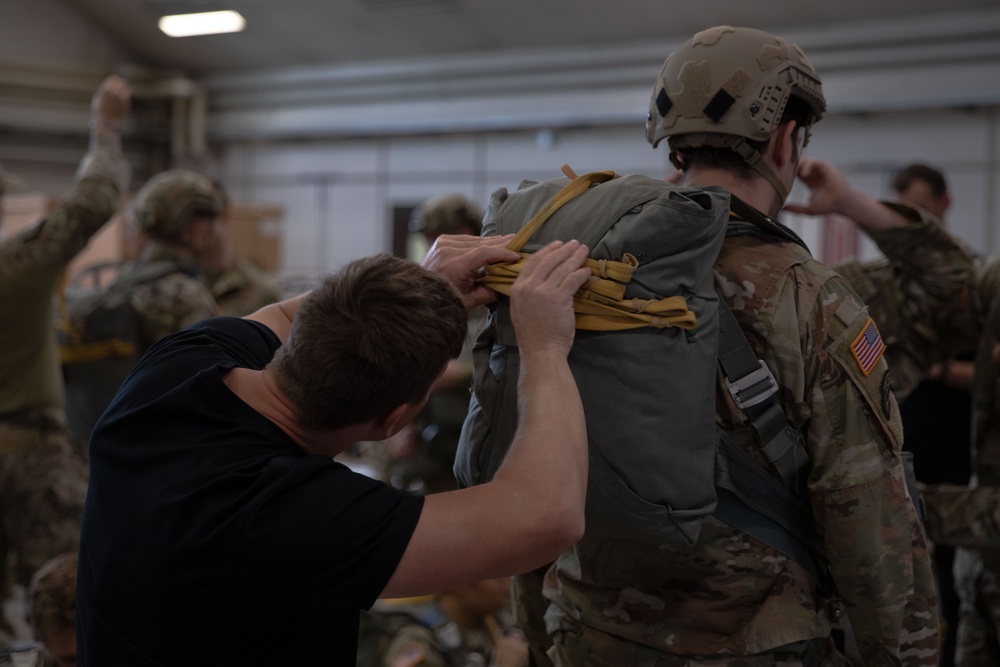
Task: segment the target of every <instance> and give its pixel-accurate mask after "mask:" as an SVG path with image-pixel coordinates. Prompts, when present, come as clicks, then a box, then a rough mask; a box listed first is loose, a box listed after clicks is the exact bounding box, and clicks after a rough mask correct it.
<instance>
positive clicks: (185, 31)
mask: <svg viewBox="0 0 1000 667" xmlns="http://www.w3.org/2000/svg"><path fill="white" fill-rule="evenodd" d="M158 25H159V26H160V30H162V31H163V32H165V33H166V34H168V35H170V36H171V37H191V36H193V35H217V34H219V33H223V32H239V31H241V30H243V28H245V27H246V25H247V22H246V20H245V19H244V18H243V17H242V16H241V15H240V14H239V13H238V12H234V11H232V10H226V11H220V12H200V13H198V14H174V15H172V16H164V17H162V18H161V19H160V21H159V24H158Z"/></svg>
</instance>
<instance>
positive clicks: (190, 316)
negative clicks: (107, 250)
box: [118, 169, 225, 347]
mask: <svg viewBox="0 0 1000 667" xmlns="http://www.w3.org/2000/svg"><path fill="white" fill-rule="evenodd" d="M222 210H223V202H222V198H221V197H220V196H219V192H218V190H217V189H216V187H215V186H214V185H213V184H212V182H211V181H210V180H208V179H207V178H205V177H204V176H202V175H200V174H197V173H195V172H192V171H184V170H180V169H177V170H171V171H165V172H163V173H160V174H157V175H156V176H154V177H153V178H151V179H149V181H148V182H147V183H146V184H145V185H144V186H143V187H142V189H140V190H139V192H138V193H137V194H136V199H135V217H136V222H137V223H138V225H139V227H140V228H141V229H142V230H143V231H144V232H145V233H146V234H147V235H148V236H149V242H147V243H146V245H145V247H144V248H143V249H142V252H141V253H140V254H139V257H138V258H137V259H136V261H135V262H134V264H133V265H131V266H130V267H126V268H125V269H123V270H122V273H121V275H120V276H119V277H118V280H129V279H130V278H129V276H130V274H131V272H132V271H141V270H143V268H144V267H145V266H147V265H149V264H152V263H155V262H160V263H165V264H166V263H170V264H173V265H175V266H176V267H177V270H175V271H173V272H171V273H169V274H167V275H165V276H163V277H160V278H157V279H155V280H150V281H148V282H145V283H143V284H140V285H137V286H136V287H135V288H134V289H133V290H132V297H131V302H132V307H133V308H134V309H135V312H136V314H137V315H138V317H139V324H140V329H141V331H142V335H143V338H144V341H143V342H144V344H145V346H146V347H148V346H150V345H152V344H153V343H155V342H156V341H158V340H159V339H161V338H163V337H164V336H166V335H167V334H170V333H173V332H175V331H180V330H181V329H183V328H185V327H187V326H189V325H191V324H194V323H195V322H197V321H199V320H203V319H205V318H207V317H212V316H213V315H216V314H217V312H218V305H217V304H216V303H215V298H214V297H213V296H212V291H211V289H210V288H209V286H208V280H207V272H208V270H209V268H210V267H211V266H212V262H214V261H216V260H217V258H218V257H219V256H220V253H221V251H222V248H223V244H224V243H225V241H224V240H223V238H224V236H223V235H224V232H225V230H224V228H223V226H222V225H223V223H222V222H221V221H220V219H219V218H220V215H221V214H222Z"/></svg>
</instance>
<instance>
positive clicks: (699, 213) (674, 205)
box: [455, 175, 729, 543]
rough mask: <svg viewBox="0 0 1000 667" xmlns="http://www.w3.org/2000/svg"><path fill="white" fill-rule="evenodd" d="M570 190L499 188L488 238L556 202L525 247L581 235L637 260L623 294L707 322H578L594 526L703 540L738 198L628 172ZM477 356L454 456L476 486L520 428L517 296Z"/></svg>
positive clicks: (573, 360) (604, 250)
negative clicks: (608, 326)
mask: <svg viewBox="0 0 1000 667" xmlns="http://www.w3.org/2000/svg"><path fill="white" fill-rule="evenodd" d="M581 178H584V177H581ZM570 185H571V180H570V179H566V178H561V179H554V180H550V181H545V182H542V183H535V184H527V185H524V184H523V185H522V187H521V188H519V189H518V190H517V192H514V193H508V192H507V191H506V190H505V189H501V190H498V191H497V192H495V193H494V194H493V196H492V198H491V201H490V205H489V208H488V210H487V213H486V217H485V220H484V227H483V234H484V235H488V236H490V235H503V234H508V233H516V232H519V231H520V230H521V229H522V228H523V227H525V225H526V223H528V221H529V220H531V219H532V218H533V217H534V216H535V214H536V213H537V212H539V211H540V210H543V209H545V208H546V207H547V206H549V207H550V208H554V212H553V213H552V215H551V217H549V218H547V220H545V221H544V224H542V225H541V226H540V227H539V228H538V230H537V232H535V233H534V235H533V236H532V237H531V238H530V240H529V241H528V243H527V244H526V245H525V246H524V251H525V252H531V251H534V250H537V249H538V248H541V247H542V246H543V245H545V244H546V243H548V242H550V241H552V240H556V239H562V240H568V239H578V240H580V242H582V243H584V244H586V245H587V247H589V248H590V251H591V252H590V257H591V258H592V259H595V260H598V261H601V260H604V261H612V262H621V261H623V259H624V260H625V261H626V262H630V261H632V260H631V259H629V258H634V263H635V264H636V265H637V266H636V268H635V271H634V273H633V275H632V276H631V280H630V281H629V282H628V284H626V285H625V286H624V299H625V300H630V299H640V300H658V299H663V298H666V297H682V298H683V299H684V300H685V301H686V303H687V307H688V309H689V310H690V311H691V312H692V313H693V314H694V316H695V318H696V319H697V326H696V327H695V328H693V329H682V328H680V327H676V326H664V327H656V326H643V327H640V328H631V329H624V330H617V331H615V330H611V331H577V335H576V339H575V343H574V345H573V349H572V351H571V352H570V357H569V361H570V367H571V368H572V370H573V374H574V376H575V378H576V381H577V385H578V387H579V389H580V394H581V397H582V399H583V406H584V411H585V414H586V418H587V432H588V436H589V441H590V478H589V482H588V493H587V527H588V528H587V529H588V532H597V533H601V534H608V535H611V536H619V537H632V538H635V537H636V536H637V535H643V534H646V535H650V533H652V537H653V538H655V539H657V540H659V541H667V542H677V541H681V542H686V543H690V542H694V541H695V540H696V539H697V535H698V528H699V525H700V520H701V518H702V517H704V516H705V515H706V514H708V513H711V512H712V511H713V510H714V509H715V506H716V492H715V486H714V483H713V479H714V471H715V457H714V452H715V449H716V440H717V436H716V428H715V384H716V371H715V369H716V367H717V360H718V343H719V324H718V303H719V302H718V298H717V297H716V294H715V290H714V274H713V265H714V262H715V258H716V256H717V255H718V253H719V250H720V249H721V247H722V241H723V239H724V237H725V232H726V224H727V221H728V219H729V194H728V193H727V192H726V191H724V190H722V189H721V188H697V187H687V186H677V185H671V184H668V183H666V182H664V181H661V180H655V179H652V178H648V177H646V176H641V175H629V176H622V177H617V176H616V177H614V178H610V179H609V180H605V181H604V182H600V183H598V184H594V185H591V186H590V187H585V188H584V189H583V191H582V192H581V193H580V194H578V195H577V196H575V197H573V198H570V199H568V200H567V201H565V203H562V202H560V205H559V206H557V207H552V206H550V204H551V202H553V201H555V198H556V197H557V195H560V193H561V192H563V191H564V189H565V188H567V187H569V186H570ZM473 356H474V360H475V371H474V379H473V394H472V398H471V402H470V409H469V414H468V416H467V418H466V421H465V424H464V426H463V429H462V435H461V438H460V441H459V449H458V457H457V459H456V464H455V473H456V476H457V478H458V480H459V483H460V484H462V485H465V486H471V485H474V484H479V483H483V482H485V481H488V480H489V479H491V478H492V476H493V474H494V473H495V472H496V470H497V469H498V468H499V466H500V463H501V462H502V461H503V458H504V456H505V455H506V453H507V450H508V448H509V447H510V443H511V441H512V439H513V436H514V430H515V428H516V426H517V400H516V390H517V377H518V368H519V356H518V348H517V339H516V337H515V335H514V329H513V326H512V325H511V321H510V314H509V307H508V302H507V301H506V300H505V299H501V300H500V301H499V303H498V304H497V306H496V309H495V310H494V312H493V313H492V314H491V317H490V320H489V323H488V325H487V327H486V328H485V329H484V331H483V333H482V334H481V336H480V338H479V340H478V341H477V343H476V346H475V349H474V352H473ZM555 481H557V480H555Z"/></svg>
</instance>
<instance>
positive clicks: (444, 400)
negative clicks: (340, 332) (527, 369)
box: [383, 194, 487, 493]
mask: <svg viewBox="0 0 1000 667" xmlns="http://www.w3.org/2000/svg"><path fill="white" fill-rule="evenodd" d="M482 219H483V213H482V211H481V210H480V209H479V207H478V206H476V204H475V203H474V202H472V201H471V200H470V199H468V198H467V197H465V196H463V195H459V194H444V195H438V196H436V197H431V198H429V199H428V200H426V201H425V202H424V203H423V204H421V205H420V206H419V207H417V208H416V209H415V210H414V212H413V217H412V219H411V221H410V228H411V230H413V231H414V232H419V233H421V234H422V235H423V236H424V238H425V239H426V241H427V244H428V247H430V246H432V245H434V242H435V241H436V240H437V238H438V237H439V236H441V235H442V234H452V235H454V234H465V235H470V236H479V235H480V234H481V233H482ZM486 316H487V311H486V308H484V307H479V308H475V309H473V310H471V311H469V335H468V338H467V340H466V343H465V345H464V346H463V348H462V353H461V354H460V355H459V356H458V358H457V359H453V360H452V361H450V362H449V363H448V367H447V368H446V369H445V372H444V374H442V376H441V378H440V379H439V380H438V381H437V382H436V383H435V385H434V391H433V392H432V393H431V396H430V399H429V400H428V401H427V406H426V407H425V408H424V411H423V412H422V413H421V414H420V415H418V416H417V419H416V420H415V421H414V422H413V423H412V424H410V425H409V426H408V427H407V428H405V429H404V430H402V431H400V432H399V433H398V434H397V435H396V436H394V437H393V438H392V439H391V440H389V441H388V442H387V443H386V450H387V451H386V454H387V456H388V461H387V463H386V464H385V470H384V472H383V475H384V479H385V481H387V482H391V483H392V484H393V485H395V486H397V487H399V488H405V489H410V490H414V491H418V492H421V493H438V492H440V491H447V490H451V489H455V488H456V482H455V475H454V473H453V472H452V467H453V465H454V463H455V452H456V449H457V448H458V438H459V434H460V433H461V431H462V423H463V422H464V420H465V415H466V412H467V411H468V408H469V385H470V383H471V381H472V346H473V344H474V343H475V342H476V337H477V336H478V335H479V332H480V330H481V329H482V328H483V325H484V323H485V321H486Z"/></svg>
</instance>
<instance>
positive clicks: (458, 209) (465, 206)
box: [410, 194, 483, 236]
mask: <svg viewBox="0 0 1000 667" xmlns="http://www.w3.org/2000/svg"><path fill="white" fill-rule="evenodd" d="M482 220H483V212H482V211H481V210H480V208H479V207H478V206H476V205H475V204H474V203H473V202H472V200H470V199H468V198H467V197H464V196H462V195H459V194H444V195H438V196H437V197H431V198H430V199H428V200H427V201H425V202H424V203H423V204H421V205H420V206H418V207H417V208H415V209H414V210H413V214H412V216H411V217H410V231H413V232H423V233H424V234H427V235H428V236H437V235H438V234H458V233H461V232H462V230H463V229H470V230H472V232H473V233H474V234H475V235H477V236H478V235H479V234H480V233H481V231H482Z"/></svg>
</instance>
